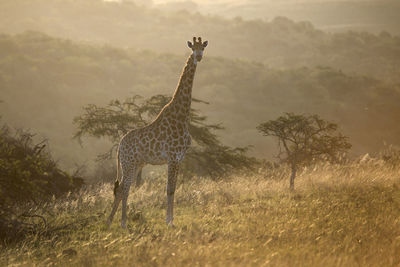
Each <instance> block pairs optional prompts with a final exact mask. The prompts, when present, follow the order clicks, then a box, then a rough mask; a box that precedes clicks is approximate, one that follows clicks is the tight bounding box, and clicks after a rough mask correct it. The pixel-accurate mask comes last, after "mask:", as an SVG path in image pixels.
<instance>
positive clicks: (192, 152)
mask: <svg viewBox="0 0 400 267" xmlns="http://www.w3.org/2000/svg"><path fill="white" fill-rule="evenodd" d="M170 99H171V98H170V97H168V96H165V95H155V96H152V97H149V98H143V97H141V96H138V95H136V96H133V97H128V98H127V99H125V100H124V101H123V102H121V101H119V100H113V101H111V102H110V103H109V104H108V105H106V106H105V107H99V106H96V105H93V104H91V105H87V106H85V107H84V108H83V114H82V115H80V116H77V117H75V118H74V124H75V125H76V127H77V131H76V133H75V135H74V138H76V139H78V140H79V141H81V138H82V137H83V136H85V135H86V136H92V137H97V138H102V137H105V138H107V139H109V140H110V141H111V142H112V144H113V145H112V147H111V148H110V149H109V151H107V152H106V153H104V154H101V155H99V160H107V159H110V158H111V157H112V155H114V152H115V150H116V148H117V146H118V144H119V141H120V138H121V137H122V136H123V135H124V134H126V133H127V132H128V131H129V130H132V129H135V128H140V127H143V126H145V125H147V124H148V123H149V122H151V120H153V119H154V118H155V116H157V115H158V113H159V112H160V110H161V109H162V108H163V107H164V106H165V105H166V104H167V103H168V102H169V101H170ZM192 101H193V102H197V103H203V104H208V103H207V102H204V101H201V100H198V99H192ZM206 120H207V117H206V116H202V115H200V114H199V111H198V110H196V109H193V108H192V109H191V110H190V123H189V132H190V134H191V136H192V139H193V144H192V146H191V148H190V149H189V150H188V152H187V153H186V156H185V160H184V161H183V164H182V172H183V174H185V175H186V176H192V175H195V174H197V175H212V176H215V177H217V176H219V175H222V174H225V173H226V172H227V171H229V170H233V169H241V168H249V169H251V168H252V166H253V165H254V164H255V163H256V160H255V159H254V158H251V157H248V156H246V155H245V152H246V151H247V150H248V147H244V148H232V147H228V146H225V145H223V144H222V143H221V141H220V140H219V138H218V136H217V135H216V134H215V133H214V131H215V130H222V129H223V127H222V126H221V125H220V124H209V123H207V122H206ZM140 180H141V174H140V175H139V177H138V179H137V180H136V185H139V184H140Z"/></svg>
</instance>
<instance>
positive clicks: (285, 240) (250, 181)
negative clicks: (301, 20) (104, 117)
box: [0, 161, 400, 266]
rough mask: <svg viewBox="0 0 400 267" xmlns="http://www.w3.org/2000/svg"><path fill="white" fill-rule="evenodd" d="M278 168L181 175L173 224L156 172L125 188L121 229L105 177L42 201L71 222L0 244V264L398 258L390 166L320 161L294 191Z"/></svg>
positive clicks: (333, 262)
mask: <svg viewBox="0 0 400 267" xmlns="http://www.w3.org/2000/svg"><path fill="white" fill-rule="evenodd" d="M285 175H286V173H285V172H284V171H282V170H274V171H270V172H269V173H268V179H267V178H265V177H264V176H263V175H261V174H259V175H254V176H252V177H243V176H236V177H232V178H231V179H229V180H226V181H223V182H214V181H211V180H208V179H197V180H194V181H192V182H190V183H186V184H182V185H180V186H179V187H178V190H177V192H176V211H175V225H176V227H175V228H173V229H171V228H168V227H167V226H166V225H165V222H164V220H165V201H164V199H165V182H164V180H163V179H161V178H153V179H151V180H150V181H149V182H147V183H145V184H144V185H143V186H142V187H141V188H140V189H138V190H136V192H134V193H133V192H132V193H131V196H130V198H129V200H128V201H129V202H130V205H129V214H128V217H129V222H128V230H122V229H121V228H120V227H119V223H120V211H119V212H118V213H117V215H116V218H115V221H114V224H113V225H112V227H111V229H107V227H106V226H105V219H106V216H107V215H108V213H109V211H110V207H111V201H112V188H111V187H110V186H108V185H103V186H100V187H97V188H94V189H90V190H86V191H82V192H81V194H80V196H78V197H77V198H76V197H74V198H72V197H70V198H68V199H66V200H63V201H59V202H58V203H53V204H51V205H50V206H47V207H46V210H50V211H49V214H51V215H48V216H49V218H53V221H52V224H53V225H65V224H67V223H73V224H72V226H71V227H66V228H65V229H63V230H60V231H57V232H54V234H48V235H47V236H32V237H30V238H28V239H27V240H25V241H23V242H22V243H18V244H13V245H9V246H7V247H4V248H3V249H2V251H1V254H0V257H1V258H0V265H1V266H3V265H11V266H31V265H43V266H46V265H49V266H52V265H57V266H70V265H75V266H110V265H113V266H119V265H121V266H124V265H125V266H143V265H144V266H148V265H150V266H158V265H167V266H170V265H201V266H204V265H212V266H232V265H236V266H263V265H272V266H274V265H279V266H294V265H297V266H321V265H324V266H398V265H400V172H399V169H398V168H393V167H390V166H386V165H384V164H382V163H380V162H374V161H370V162H367V163H363V164H349V165H347V166H330V165H322V166H319V167H318V168H315V169H313V170H306V171H305V172H304V173H303V174H301V175H300V176H299V177H298V179H297V180H296V186H297V189H296V191H295V192H294V193H290V192H289V191H288V190H287V189H286V188H287V184H288V182H287V180H286V179H285V180H281V179H280V177H281V176H285ZM270 177H272V178H275V179H270Z"/></svg>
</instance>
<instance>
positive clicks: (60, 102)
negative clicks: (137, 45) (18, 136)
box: [0, 32, 400, 167]
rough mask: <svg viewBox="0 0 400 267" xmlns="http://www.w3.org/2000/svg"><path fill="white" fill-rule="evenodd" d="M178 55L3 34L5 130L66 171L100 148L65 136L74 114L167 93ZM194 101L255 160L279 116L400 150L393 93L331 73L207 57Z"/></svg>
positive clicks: (359, 146) (266, 150) (184, 52)
mask: <svg viewBox="0 0 400 267" xmlns="http://www.w3.org/2000/svg"><path fill="white" fill-rule="evenodd" d="M179 47H180V49H179V50H180V51H181V55H180V56H176V55H172V54H157V53H153V52H150V51H137V50H133V49H120V48H114V47H110V46H95V45H88V44H82V43H79V42H72V41H70V40H64V39H58V38H53V37H49V36H47V35H44V34H41V33H37V32H26V33H24V34H20V35H15V36H12V35H1V36H0V88H1V99H2V100H3V101H4V103H1V104H0V110H1V113H2V114H3V118H4V120H5V121H6V122H8V123H10V124H11V125H15V126H18V127H28V128H31V129H32V130H34V131H35V132H38V133H42V134H44V135H45V136H47V137H49V138H50V141H51V144H53V146H52V151H54V153H55V155H56V158H59V159H61V161H62V162H64V163H65V164H67V165H68V166H69V167H70V166H74V163H80V162H82V161H85V160H88V159H92V158H93V157H94V156H95V155H96V154H97V153H100V152H104V151H105V150H106V148H105V147H106V146H107V145H108V144H107V143H105V142H103V141H100V142H94V141H93V140H89V141H87V142H86V143H85V144H86V146H85V147H84V148H83V149H82V148H80V147H79V145H78V144H77V143H74V142H73V141H72V140H71V139H70V138H71V137H72V135H73V132H74V128H73V125H72V119H73V117H75V116H77V115H79V114H80V113H81V107H82V106H84V105H87V104H89V103H94V104H99V105H104V104H106V103H108V102H109V101H110V100H112V99H120V100H123V99H124V98H125V97H127V96H131V95H135V94H139V95H143V96H150V95H154V94H160V93H161V94H167V95H172V93H173V91H174V89H175V87H176V84H177V81H178V77H179V75H180V72H181V69H182V68H183V64H184V62H185V60H186V57H187V56H188V53H189V50H188V49H187V48H186V43H185V42H182V44H181V45H179ZM193 94H194V97H196V98H199V99H202V100H205V101H208V102H210V105H204V104H196V108H198V109H200V111H201V112H202V113H203V114H205V115H207V116H208V117H209V119H210V121H211V122H216V123H220V122H222V123H223V125H224V126H226V130H225V131H223V132H221V133H220V134H221V136H222V138H223V141H224V142H226V143H227V144H229V145H233V146H246V145H254V149H253V154H254V155H256V156H262V157H271V156H272V155H273V154H274V152H275V151H276V146H275V143H274V142H273V141H272V140H269V139H266V138H265V137H262V136H261V135H259V134H258V133H257V132H256V129H255V127H256V126H257V125H258V124H259V123H261V122H264V121H266V120H270V119H275V118H276V117H278V116H279V115H281V114H282V113H284V112H295V113H312V114H314V113H316V114H319V115H320V116H321V117H322V118H324V119H327V120H330V121H334V122H336V123H338V124H339V125H340V126H341V129H342V131H343V133H344V134H345V135H348V136H349V137H350V140H349V141H350V142H351V143H352V144H353V145H354V150H353V153H356V154H357V153H366V152H370V153H371V152H374V151H378V150H380V149H381V148H382V146H383V143H384V142H386V143H387V144H394V145H400V139H399V136H400V135H399V133H400V126H399V124H398V118H399V116H400V106H399V105H398V103H400V87H399V85H395V84H389V83H387V82H382V81H379V80H377V79H374V78H369V77H366V76H360V75H354V74H348V73H344V72H342V71H340V70H335V69H332V68H329V67H314V68H309V67H301V68H292V69H287V70H276V69H272V68H270V67H268V66H266V65H264V64H262V63H257V62H250V61H245V60H237V59H236V60H232V59H226V58H221V57H214V56H211V55H208V54H207V51H206V55H205V58H204V60H203V61H202V62H201V65H199V67H198V71H197V74H196V78H195V84H194V90H193Z"/></svg>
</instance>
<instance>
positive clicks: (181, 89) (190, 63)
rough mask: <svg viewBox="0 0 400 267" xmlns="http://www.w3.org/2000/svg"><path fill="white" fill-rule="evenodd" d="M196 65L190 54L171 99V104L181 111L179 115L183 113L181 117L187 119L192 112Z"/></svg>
mask: <svg viewBox="0 0 400 267" xmlns="http://www.w3.org/2000/svg"><path fill="white" fill-rule="evenodd" d="M196 66H197V65H196V64H194V60H193V56H192V55H190V56H189V58H188V59H187V62H186V65H185V67H184V69H183V72H182V75H181V77H180V79H179V83H178V86H177V88H176V90H175V93H174V96H173V97H172V100H171V105H172V106H175V110H176V111H177V112H179V113H180V114H179V115H181V116H180V117H181V118H182V117H185V119H187V118H188V116H189V113H190V105H191V103H192V87H193V79H194V74H195V72H196Z"/></svg>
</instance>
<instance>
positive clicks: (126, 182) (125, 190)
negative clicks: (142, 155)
mask: <svg viewBox="0 0 400 267" xmlns="http://www.w3.org/2000/svg"><path fill="white" fill-rule="evenodd" d="M138 170H140V168H138V167H137V166H135V167H134V168H133V169H131V170H129V171H127V172H126V173H127V175H126V176H125V177H124V179H123V185H122V190H121V191H122V219H121V227H122V228H126V207H127V202H128V196H129V189H130V188H131V184H132V181H133V179H134V178H135V177H136V175H137V172H138Z"/></svg>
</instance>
